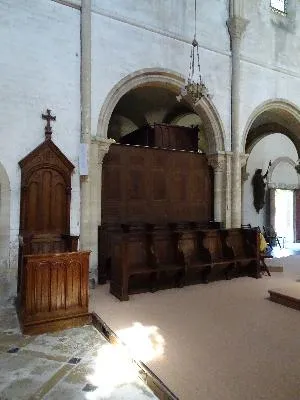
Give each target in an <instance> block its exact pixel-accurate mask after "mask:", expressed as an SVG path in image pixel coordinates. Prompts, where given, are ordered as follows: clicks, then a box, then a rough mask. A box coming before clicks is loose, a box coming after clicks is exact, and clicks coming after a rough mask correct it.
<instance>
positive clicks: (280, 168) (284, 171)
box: [270, 157, 299, 186]
mask: <svg viewBox="0 0 300 400" xmlns="http://www.w3.org/2000/svg"><path fill="white" fill-rule="evenodd" d="M294 158H295V157H294ZM294 161H296V159H295V160H294ZM270 178H271V183H272V184H273V185H275V186H280V185H282V184H283V183H284V184H285V185H287V186H288V185H298V184H299V175H298V174H297V171H296V170H295V167H294V166H293V165H291V164H289V163H286V162H280V163H279V164H278V165H276V167H275V168H274V171H273V173H272V175H271V177H270Z"/></svg>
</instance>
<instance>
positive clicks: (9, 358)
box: [0, 353, 61, 400]
mask: <svg viewBox="0 0 300 400" xmlns="http://www.w3.org/2000/svg"><path fill="white" fill-rule="evenodd" d="M60 367H61V363H58V362H55V361H49V360H45V359H40V358H36V357H32V356H30V355H22V354H21V353H19V354H10V353H6V354H5V355H4V356H3V357H1V358H0V392H1V396H2V397H3V398H7V399H11V400H12V399H13V400H17V399H26V398H29V397H30V396H32V395H33V394H34V393H35V392H36V391H37V390H38V389H39V388H40V386H41V385H43V383H44V382H45V381H47V380H49V379H50V378H51V376H52V375H53V374H54V373H55V372H56V371H57V370H58V369H59V368H60ZM2 397H1V398H2Z"/></svg>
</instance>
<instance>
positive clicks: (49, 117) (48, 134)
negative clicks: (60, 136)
mask: <svg viewBox="0 0 300 400" xmlns="http://www.w3.org/2000/svg"><path fill="white" fill-rule="evenodd" d="M42 119H45V120H46V121H47V124H46V126H45V136H46V139H45V140H51V135H52V128H51V125H50V121H56V117H55V116H52V115H51V110H49V109H47V114H42Z"/></svg>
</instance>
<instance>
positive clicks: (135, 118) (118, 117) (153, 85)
mask: <svg viewBox="0 0 300 400" xmlns="http://www.w3.org/2000/svg"><path fill="white" fill-rule="evenodd" d="M183 84H184V78H183V77H182V76H181V75H179V74H177V73H175V72H173V71H170V70H166V69H152V68H146V69H143V70H140V71H137V72H134V73H132V74H131V75H128V76H126V77H125V78H123V79H122V80H121V81H120V82H119V83H117V84H116V85H115V86H114V87H113V88H112V90H111V91H110V93H109V94H108V96H107V98H106V100H105V102H104V104H103V106H102V108H101V111H100V114H99V118H98V126H97V138H98V139H101V138H107V137H116V136H118V135H119V129H120V128H121V129H122V130H123V132H124V133H125V132H126V133H127V132H128V130H131V129H132V128H135V127H140V126H141V125H143V124H145V123H149V122H150V123H153V122H164V123H175V124H178V117H181V116H184V115H187V114H191V115H192V116H193V118H194V119H195V116H198V118H199V124H200V125H201V133H200V135H202V136H203V135H205V139H206V142H207V144H206V147H207V153H208V154H214V153H217V152H220V151H224V150H225V148H224V138H225V130H224V127H223V124H222V122H221V119H220V117H219V114H218V112H217V110H216V108H215V106H214V105H213V103H212V101H211V100H210V99H209V98H205V97H203V98H202V99H201V100H199V101H198V102H197V103H196V104H193V103H192V102H191V101H190V99H188V98H185V99H183V100H181V102H177V100H176V96H177V95H178V94H179V93H180V88H181V86H182V85H183ZM131 101H133V102H134V104H135V107H132V106H131V103H130V102H131ZM128 109H131V110H128ZM122 113H123V115H122ZM133 113H134V115H132V114H133ZM124 114H126V115H124ZM192 121H193V120H192ZM194 122H195V121H194ZM185 123H186V124H189V125H191V124H192V122H189V121H188V122H187V121H185ZM202 142H203V143H204V140H202Z"/></svg>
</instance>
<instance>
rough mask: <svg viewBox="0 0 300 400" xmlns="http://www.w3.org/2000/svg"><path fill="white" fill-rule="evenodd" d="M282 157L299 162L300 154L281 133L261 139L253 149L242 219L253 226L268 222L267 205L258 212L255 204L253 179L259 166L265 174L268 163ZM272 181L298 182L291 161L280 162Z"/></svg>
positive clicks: (244, 189) (244, 195) (279, 182)
mask: <svg viewBox="0 0 300 400" xmlns="http://www.w3.org/2000/svg"><path fill="white" fill-rule="evenodd" d="M281 157H288V158H290V159H291V160H293V161H294V162H295V163H296V162H297V159H298V155H297V151H296V148H295V146H294V144H293V143H292V141H291V140H290V139H289V138H288V137H286V136H285V135H282V134H281V133H273V134H272V135H269V136H267V137H264V138H263V139H261V140H260V141H259V142H258V143H257V144H256V145H255V146H254V147H253V149H252V151H251V153H250V155H249V158H248V161H247V166H246V172H247V173H249V177H248V179H247V181H246V182H244V185H243V213H242V221H243V223H245V224H247V223H250V224H252V225H253V226H260V227H262V226H263V225H265V224H266V221H265V218H266V206H265V207H264V208H263V209H262V210H261V211H260V212H259V214H257V212H256V211H255V208H254V206H253V192H252V184H251V180H252V177H253V175H254V173H255V170H256V169H257V168H261V169H262V170H263V171H262V173H263V174H264V173H265V172H266V170H267V167H268V163H269V161H270V160H271V161H272V162H274V161H275V160H276V159H278V158H281ZM271 181H272V183H276V184H277V185H280V184H298V176H297V173H296V172H295V170H293V167H292V166H291V165H290V164H289V163H284V162H280V163H279V164H278V165H277V166H276V167H275V169H274V171H273V173H272V176H271Z"/></svg>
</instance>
